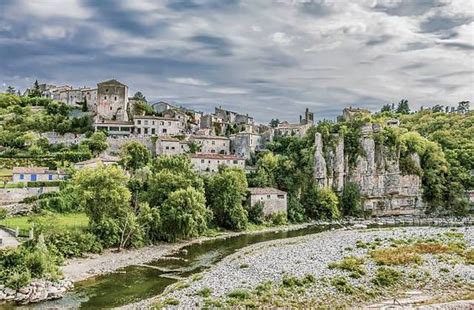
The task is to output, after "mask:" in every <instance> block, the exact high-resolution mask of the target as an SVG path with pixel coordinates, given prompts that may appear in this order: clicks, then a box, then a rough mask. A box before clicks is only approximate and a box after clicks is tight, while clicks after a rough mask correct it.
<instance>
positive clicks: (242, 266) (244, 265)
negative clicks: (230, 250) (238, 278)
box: [239, 264, 249, 269]
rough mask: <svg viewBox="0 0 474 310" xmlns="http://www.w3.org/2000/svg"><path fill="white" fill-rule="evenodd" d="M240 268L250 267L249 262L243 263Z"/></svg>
mask: <svg viewBox="0 0 474 310" xmlns="http://www.w3.org/2000/svg"><path fill="white" fill-rule="evenodd" d="M239 268H240V269H244V268H249V264H241V265H240V266H239Z"/></svg>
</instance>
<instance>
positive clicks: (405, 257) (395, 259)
mask: <svg viewBox="0 0 474 310" xmlns="http://www.w3.org/2000/svg"><path fill="white" fill-rule="evenodd" d="M370 257H372V259H373V260H374V261H375V263H376V264H378V265H386V266H394V265H410V264H421V263H422V262H423V258H422V257H421V256H420V255H419V254H418V253H416V252H413V251H412V250H411V248H410V247H409V246H399V247H396V248H385V249H378V250H374V251H371V252H370Z"/></svg>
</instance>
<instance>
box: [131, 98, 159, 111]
mask: <svg viewBox="0 0 474 310" xmlns="http://www.w3.org/2000/svg"><path fill="white" fill-rule="evenodd" d="M154 113H155V111H154V110H153V108H152V107H151V106H150V105H149V104H148V103H147V102H146V101H140V100H138V101H136V102H135V103H134V105H133V115H153V114H154Z"/></svg>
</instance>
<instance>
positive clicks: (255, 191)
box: [247, 187, 288, 216]
mask: <svg viewBox="0 0 474 310" xmlns="http://www.w3.org/2000/svg"><path fill="white" fill-rule="evenodd" d="M248 192H249V194H248V199H247V201H248V204H249V205H250V206H254V205H255V204H257V203H259V202H260V203H262V204H263V215H264V216H269V215H271V214H275V213H280V212H283V213H287V211H288V207H287V194H286V192H284V191H281V190H278V189H276V188H271V187H249V189H248Z"/></svg>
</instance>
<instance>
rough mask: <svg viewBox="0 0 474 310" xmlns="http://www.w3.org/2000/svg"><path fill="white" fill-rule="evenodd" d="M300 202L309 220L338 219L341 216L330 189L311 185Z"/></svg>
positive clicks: (336, 201)
mask: <svg viewBox="0 0 474 310" xmlns="http://www.w3.org/2000/svg"><path fill="white" fill-rule="evenodd" d="M302 201H303V205H304V207H305V210H306V214H307V216H308V217H309V218H311V219H338V218H339V217H340V216H341V213H340V212H339V209H338V206H337V205H338V199H337V196H336V194H335V193H334V192H333V191H332V190H331V189H330V188H318V187H317V186H315V185H313V186H311V187H310V188H309V189H308V190H307V191H306V192H305V193H304V194H303V199H302Z"/></svg>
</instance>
